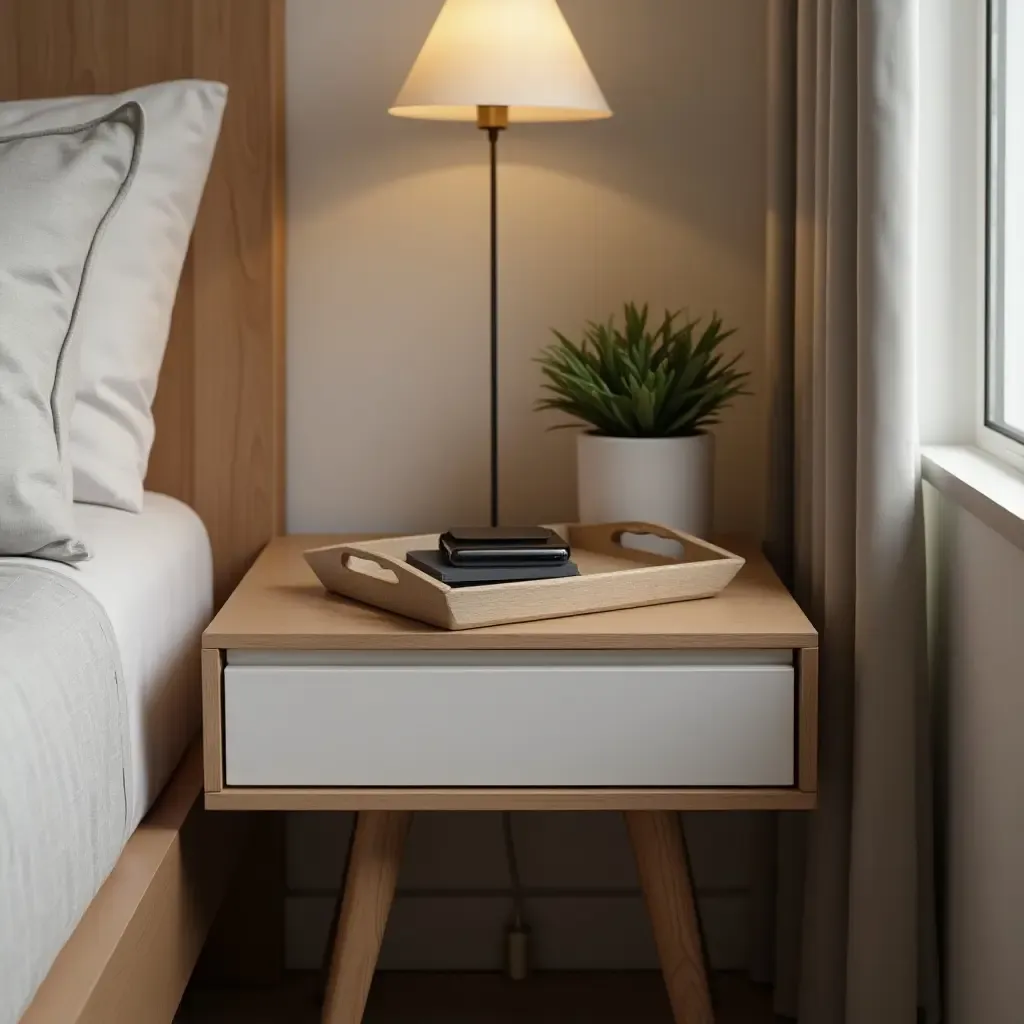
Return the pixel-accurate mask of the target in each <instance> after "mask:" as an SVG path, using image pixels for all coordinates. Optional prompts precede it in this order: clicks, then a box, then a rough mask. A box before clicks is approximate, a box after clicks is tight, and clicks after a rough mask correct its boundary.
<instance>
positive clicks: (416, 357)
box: [288, 0, 765, 533]
mask: <svg viewBox="0 0 1024 1024" xmlns="http://www.w3.org/2000/svg"><path fill="white" fill-rule="evenodd" d="M562 6H563V9H564V10H565V13H566V15H567V17H568V19H569V21H570V23H571V25H572V27H573V30H574V32H575V33H576V35H577V38H578V39H579V41H580V44H581V46H582V48H583V50H584V52H585V53H586V55H587V57H588V59H589V61H590V63H591V66H592V68H593V70H594V72H595V74H596V76H597V78H598V80H599V81H600V83H601V85H602V87H603V88H604V90H605V92H606V95H607V96H608V99H609V102H610V103H611V105H612V107H613V108H614V110H615V115H616V116H615V117H614V118H613V119H612V120H611V121H607V122H600V123H595V124H567V125H540V126H537V125H522V126H515V125H514V126H513V127H512V128H511V129H510V130H509V132H508V133H507V134H506V135H505V136H503V137H502V140H501V144H500V159H501V162H502V173H501V181H500V187H501V199H500V203H501V228H500V251H501V284H500V290H501V330H502V341H501V346H502V349H501V351H502V357H501V402H500V405H501V431H502V454H501V457H502V489H503V493H504V496H505V500H504V502H503V515H504V518H505V519H506V520H507V521H512V520H514V519H518V520H523V521H529V520H537V519H543V520H547V521H553V520H559V519H571V518H574V517H575V485H574V471H573V464H574V442H573V436H572V434H571V433H565V432H560V433H556V434H546V433H545V427H546V426H547V425H550V424H551V422H553V421H552V420H551V419H543V418H541V417H539V416H536V415H534V414H533V413H532V404H533V401H534V399H535V397H536V395H537V390H538V388H539V384H540V375H539V372H538V370H537V368H536V366H535V365H534V364H533V362H532V359H533V356H534V355H535V353H536V352H537V350H538V349H539V348H540V347H541V346H542V345H544V344H546V343H547V341H548V340H549V337H550V335H549V329H550V328H551V327H553V326H558V327H559V328H560V329H562V330H565V331H567V332H569V333H575V332H577V331H578V330H579V329H580V328H581V327H582V325H583V323H584V322H585V321H586V320H588V319H594V318H604V317H606V316H607V315H608V314H610V313H611V312H612V311H614V310H617V309H619V308H620V306H621V304H622V302H624V301H625V300H627V299H636V300H638V301H641V302H642V301H645V300H649V301H650V302H651V303H652V305H653V306H654V307H655V308H658V307H663V306H671V307H673V308H677V307H678V306H681V305H686V304H692V311H693V312H694V313H695V314H710V313H711V312H712V311H713V310H715V309H718V310H720V311H722V312H723V313H724V314H725V316H726V317H727V319H728V320H729V322H730V323H731V324H733V325H734V326H737V327H738V328H739V334H738V336H737V338H736V340H735V345H736V348H737V349H740V348H742V349H743V350H744V351H745V352H746V353H747V359H748V363H749V368H750V369H751V370H752V371H753V374H754V385H755V389H756V388H757V382H758V380H759V378H760V377H761V376H762V375H763V363H764V354H763V343H762V338H763V321H764V305H763V291H764V221H765V210H764V205H765V182H764V141H765V125H764V122H765V111H764V72H765V67H764V65H765V37H764V18H765V16H764V11H763V10H762V9H761V8H762V7H763V6H764V5H761V4H755V5H751V4H750V3H749V0H722V2H719V3H716V4H714V5H710V4H705V3H698V2H696V0H680V2H678V3H673V4H666V3H665V2H664V0H631V2H630V3H629V4H623V3H621V0H565V2H564V3H563V4H562ZM439 8H440V2H437V3H422V2H416V3H412V2H410V0H375V3H374V4H373V5H372V6H371V5H362V4H356V3H354V2H351V0H349V2H347V3H344V2H343V3H339V2H338V0H301V2H297V0H293V2H292V5H291V6H290V8H289V26H288V28H289V40H290V47H291V53H290V62H289V86H288V96H289V110H288V118H289V123H288V131H289V164H290V166H289V176H290V192H289V226H290V246H289V249H290V260H291V263H290V280H289V299H290V301H289V307H290V312H289V317H290V323H289V343H290V346H291V349H292V354H291V355H290V357H289V395H290V402H289V445H290V450H289V467H290V486H289V523H290V526H291V528H292V529H327V528H342V527H344V528H352V529H357V528H364V529H374V528H389V529H403V530H404V529H410V530H411V529H419V528H429V527H434V526H439V525H444V524H445V523H446V522H448V521H452V520H453V519H457V518H462V519H465V520H473V519H479V520H482V519H483V518H484V517H485V515H486V475H487V438H486V430H485V425H486V422H487V395H486V380H487V352H486V324H487V301H488V296H487V262H486V261H487V176H486V160H487V147H486V144H485V140H484V137H483V135H482V133H480V132H479V131H478V130H477V129H475V128H474V127H473V126H472V125H470V124H443V123H430V122H416V121H405V120H399V119H395V118H390V117H389V116H388V115H387V108H388V106H389V104H390V103H391V102H392V100H393V99H394V96H395V94H396V93H397V91H398V88H399V87H400V85H401V82H402V79H403V76H404V75H405V73H406V71H407V70H408V68H409V66H410V65H411V63H412V61H413V59H414V57H415V55H416V53H417V52H418V50H419V47H420V46H421V44H422V41H423V39H424V38H425V36H426V33H427V32H428V31H429V28H430V25H431V23H432V20H433V17H434V16H435V14H436V11H437V10H438V9H439ZM752 8H754V9H755V10H756V11H757V13H756V14H751V13H750V11H751V9H752ZM328 381H330V382H331V387H330V388H329V387H328V383H327V382H328ZM328 407H333V409H329V408H328ZM762 420H763V403H762V401H761V399H760V398H759V397H758V398H754V399H746V400H745V402H744V403H743V404H742V405H741V406H737V408H736V409H735V410H734V411H733V413H732V414H730V416H729V417H728V418H727V420H726V422H725V423H724V424H723V426H722V428H721V429H720V431H719V441H720V445H719V451H720V457H719V473H718V478H719V482H718V494H717V509H718V522H719V526H720V527H722V528H725V529H740V530H744V531H746V532H754V533H757V532H759V530H760V527H761V505H762V491H763V475H764V456H763V453H762V451H761V449H762V447H763V436H764V433H765V432H764V430H763V424H762ZM371 425H372V426H371ZM353 431H357V432H358V434H359V435H362V434H364V433H365V432H367V431H372V440H373V460H372V461H373V463H374V467H373V468H371V467H370V466H369V461H370V457H369V456H368V455H367V456H356V455H352V456H351V457H350V456H348V455H344V456H343V457H342V458H341V459H340V461H339V460H335V464H336V465H338V468H339V470H341V472H340V473H339V474H338V475H337V476H336V477H332V478H330V479H325V478H324V474H323V472H322V469H320V470H317V471H314V469H313V468H312V466H310V465H307V463H309V462H310V461H311V460H310V458H309V455H308V453H309V452H310V451H311V450H312V448H313V446H314V445H316V446H319V448H320V450H321V451H323V449H324V447H325V446H326V445H327V442H325V440H324V439H325V438H330V437H339V438H341V437H346V438H347V437H351V436H352V434H353ZM364 440H365V439H364ZM324 454H326V453H324ZM332 454H333V453H332ZM385 467H387V469H385ZM368 470H369V471H368ZM388 476H390V477H391V479H390V480H388V479H386V477H388ZM442 489H443V491H444V493H440V492H441V491H442ZM414 495H415V502H416V505H415V508H413V507H411V505H410V500H411V498H412V496H414Z"/></svg>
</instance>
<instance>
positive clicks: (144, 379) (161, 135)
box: [0, 81, 227, 512]
mask: <svg viewBox="0 0 1024 1024" xmlns="http://www.w3.org/2000/svg"><path fill="white" fill-rule="evenodd" d="M226 99H227V87H226V86H224V85H221V84H219V83H216V82H193V81H184V82H166V83H163V84H161V85H150V86H146V87H144V88H141V89H133V90H131V91H129V92H125V93H121V94H120V95H117V96H87V97H79V98H73V99H54V100H33V101H27V102H22V103H12V104H5V105H0V134H4V133H5V132H10V131H11V130H17V131H29V130H34V129H39V128H50V127H54V126H58V125H67V124H75V123H81V122H83V121H86V120H89V119H91V118H94V117H99V116H102V115H103V114H106V113H108V112H109V111H111V110H113V109H115V108H117V107H119V106H121V105H122V104H124V103H125V102H128V101H132V102H135V103H138V104H139V106H141V107H142V110H143V111H144V113H145V119H146V132H145V138H144V140H143V142H142V150H141V154H140V157H139V166H138V172H137V174H136V176H135V181H134V182H133V184H132V188H131V191H130V193H129V194H128V195H127V196H126V198H125V200H124V203H123V206H122V209H121V210H119V211H118V215H117V218H116V219H115V220H114V221H113V222H112V223H111V225H110V229H109V231H108V232H107V235H106V237H105V239H104V244H103V246H102V248H101V250H100V251H99V252H98V253H97V254H96V259H95V260H94V262H93V265H92V268H91V270H90V280H89V288H88V291H87V293H86V295H85V297H84V301H83V303H82V308H81V310H80V312H79V327H78V330H79V331H80V333H81V339H80V341H81V352H82V356H81V371H80V376H79V382H78V394H77V402H76V404H75V408H74V412H73V414H72V417H71V438H70V452H71V463H72V465H73V467H74V494H75V500H76V501H85V502H91V503H93V504H97V505H111V506H113V507H115V508H123V509H126V510H127V511H129V512H140V511H141V510H142V491H143V486H142V484H143V480H144V479H145V476H146V467H147V465H148V463H149V453H150V450H151V448H152V446H153V434H154V422H153V413H152V405H153V398H154V395H155V394H156V387H157V378H158V377H159V375H160V365H161V363H162V362H163V357H164V350H165V348H166V347H167V336H168V333H169V331H170V324H171V311H172V309H173V308H174V300H175V296H176V294H177V290H178V281H179V278H180V277H181V268H182V264H183V263H184V262H185V254H186V252H187V250H188V244H189V239H190V237H191V235H192V227H193V225H194V223H195V219H196V213H197V211H198V209H199V201H200V199H201V197H202V194H203V188H204V186H205V184H206V177H207V174H208V173H209V169H210V161H211V160H212V158H213V151H214V148H215V146H216V144H217V136H218V134H219V132H220V123H221V117H222V115H223V112H224V104H225V102H226Z"/></svg>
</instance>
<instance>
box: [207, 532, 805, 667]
mask: <svg viewBox="0 0 1024 1024" xmlns="http://www.w3.org/2000/svg"><path fill="white" fill-rule="evenodd" d="M367 536H368V535H351V534H349V535H326V536H325V535H312V534H311V535H296V536H290V537H278V538H276V539H275V540H273V541H271V542H270V544H268V545H267V547H266V548H265V549H264V551H263V553H262V554H261V555H260V556H259V558H258V559H257V560H256V563H255V565H253V567H252V569H250V570H249V572H248V573H247V574H246V576H245V578H244V579H243V580H242V582H241V583H240V584H239V585H238V587H237V589H236V590H235V592H234V593H233V594H232V595H231V597H230V598H229V599H228V601H227V603H226V604H225V605H224V607H223V608H222V609H221V611H220V612H219V613H218V614H217V616H216V618H215V619H214V620H213V622H212V623H211V624H210V626H209V628H208V629H207V630H206V632H205V633H204V634H203V646H204V647H205V648H214V649H216V648H220V649H245V648H248V649H261V650H383V651H393V650H419V651H426V650H448V651H451V650H462V651H468V650H684V649H701V648H743V647H745V648H798V647H817V644H818V639H817V634H816V632H815V630H814V627H813V626H812V625H811V623H810V622H809V621H808V619H807V617H806V616H805V615H804V614H803V612H802V611H801V610H800V608H799V606H798V605H797V603H796V601H794V600H793V598H792V597H791V596H790V594H789V592H788V591H787V590H786V588H785V587H784V586H783V585H782V583H781V582H780V581H779V578H778V577H777V576H776V575H775V573H774V572H773V571H772V569H771V567H770V566H769V564H768V562H767V560H766V559H765V558H764V556H763V555H762V554H761V553H760V551H759V550H757V548H756V547H755V546H754V545H753V544H751V543H749V542H746V543H744V542H742V541H739V542H738V541H736V540H735V539H732V540H727V541H726V542H724V543H725V546H726V547H728V548H729V549H730V550H731V551H735V552H736V553H737V554H741V555H743V556H744V557H745V558H746V559H747V564H746V565H745V566H744V567H743V569H742V570H741V571H740V573H739V575H738V576H737V577H736V579H735V580H734V581H733V582H732V583H731V584H730V585H729V586H728V587H727V588H726V589H725V590H724V591H723V592H722V593H721V594H720V595H719V596H718V597H713V598H706V599H703V600H697V601H685V602H680V603H678V604H664V605H655V606H651V607H645V608H629V609H624V610H622V611H614V612H600V613H597V614H593V615H577V616H571V617H565V618H558V619H545V620H543V621H540V622H521V623H515V624H512V625H505V626H488V627H485V628H482V629H472V630H460V631H456V632H453V631H449V630H444V629H437V628H435V627H433V626H428V625H425V624H424V623H420V622H415V621H413V620H411V619H405V618H401V617H400V616H397V615H392V614H390V613H388V612H384V611H380V610H378V609H376V608H371V607H369V606H367V605H361V604H358V603H356V602H354V601H349V600H346V599H344V598H340V597H336V596H334V595H332V594H328V593H327V592H326V591H325V590H324V588H323V587H322V586H321V584H320V582H319V581H318V580H317V578H316V576H315V575H314V574H313V571H312V570H311V569H310V568H309V566H308V565H307V564H306V561H305V559H304V558H303V557H302V553H303V551H305V550H307V549H308V548H314V547H321V546H324V545H327V544H335V543H342V542H344V541H350V540H361V539H366V537H367Z"/></svg>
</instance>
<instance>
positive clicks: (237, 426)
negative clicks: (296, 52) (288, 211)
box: [192, 0, 285, 604]
mask: <svg viewBox="0 0 1024 1024" xmlns="http://www.w3.org/2000/svg"><path fill="white" fill-rule="evenodd" d="M282 8H283V0H196V2H195V4H194V6H193V13H192V17H193V33H192V43H193V72H194V74H195V75H197V76H198V77H200V78H209V79H216V80H219V81H225V82H227V83H228V84H229V86H230V98H229V101H228V107H227V110H226V112H225V117H224V124H223V127H222V129H221V139H220V144H219V145H218V147H217V153H216V155H215V157H214V162H213V167H212V168H211V171H210V177H209V180H208V182H207V186H206V195H205V199H204V203H203V211H202V214H201V216H200V218H199V220H198V221H197V223H196V229H195V234H194V239H193V253H194V260H195V267H194V280H195V282H196V289H195V297H194V301H195V309H194V317H195V328H194V337H195V339H196V340H197V342H198V343H197V344H196V346H195V352H194V360H195V375H194V381H193V385H194V389H195V390H194V400H195V405H194V430H195V435H196V439H197V442H198V444H197V446H196V449H195V454H194V458H195V467H194V479H193V487H194V506H195V508H196V510H197V511H198V512H199V513H200V515H201V516H202V519H203V522H204V523H205V524H206V528H207V530H208V531H209V533H210V537H211V541H212V543H213V547H214V551H215V552H217V559H216V567H215V581H214V585H215V598H216V601H217V603H218V604H219V603H220V602H222V601H223V600H224V598H225V597H227V595H228V594H229V593H230V592H231V589H232V588H233V587H234V585H235V584H236V583H237V582H238V580H239V579H241V577H242V575H243V574H244V573H245V571H246V569H248V568H249V566H250V564H251V563H252V560H253V559H254V558H255V556H256V554H257V552H258V551H259V550H260V548H261V547H262V546H263V545H264V544H265V543H266V542H267V540H269V539H270V537H271V536H273V535H274V533H276V532H278V531H279V530H280V528H281V526H282V524H283V508H284V504H283V502H284V497H283V495H284V475H283V463H284V444H283V423H284V410H283V402H282V395H283V391H282V384H283V381H282V378H283V368H284V364H283V358H282V353H283V347H284V339H283V336H282V325H283V319H282V316H283V301H284V285H283V276H282V275H283V270H284V267H283V260H282V257H281V254H282V250H283V245H284V241H283V239H284V228H285V225H284V184H285V183H284V178H283V175H282V173H281V172H282V168H283V164H282V158H281V155H280V153H281V151H282V150H283V147H284V144H285V140H284V124H283V107H282V105H281V102H280V92H282V91H283V88H284V83H283V81H282V70H283V56H282V53H283V46H284V35H283V31H282V30H281V29H282V22H281V17H282V14H281V11H282Z"/></svg>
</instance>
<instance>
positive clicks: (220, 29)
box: [0, 0, 285, 1024]
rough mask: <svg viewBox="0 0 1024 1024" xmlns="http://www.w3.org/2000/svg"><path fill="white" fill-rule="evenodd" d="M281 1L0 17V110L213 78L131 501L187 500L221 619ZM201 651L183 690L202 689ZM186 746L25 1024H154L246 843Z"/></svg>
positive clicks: (271, 212) (274, 171) (261, 453)
mask: <svg viewBox="0 0 1024 1024" xmlns="http://www.w3.org/2000/svg"><path fill="white" fill-rule="evenodd" d="M283 70H284V0H13V2H4V3H0V100H10V99H27V98H34V97H44V96H65V95H75V94H89V93H109V92H119V91H121V90H124V89H128V88H132V87H135V86H139V85H145V84H148V83H151V82H159V81H166V80H169V79H175V78H206V79H216V80H218V81H222V82H226V83H227V84H228V86H229V90H230V92H229V98H228V106H227V112H226V115H225V120H224V126H223V130H222V134H221V139H220V143H219V146H218V149H217V155H216V158H215V160H214V165H213V169H212V171H211V174H210V180H209V183H208V185H207V189H206V194H205V198H204V200H203V206H202V209H201V211H200V215H199V219H198V222H197V224H196V230H195V235H194V237H193V242H192V250H191V253H190V256H189V260H188V262H187V264H186V267H185V270H184V273H183V275H182V281H181V287H180V290H179V293H178V299H177V304H176V307H175V315H174V322H173V326H172V330H171V338H170V343H169V345H168V350H167V356H166V359H165V361H164V367H163V372H162V374H161V377H160V387H159V393H158V395H157V402H156V420H157V434H156V445H155V447H154V449H153V455H152V459H151V462H150V468H149V476H148V479H147V487H148V488H149V489H150V490H156V491H162V492H163V493H165V494H171V495H174V496H176V497H178V498H181V499H182V500H184V501H186V502H187V503H188V504H190V505H191V506H192V507H193V508H194V509H195V510H196V511H197V512H198V513H199V514H200V516H201V517H202V519H203V522H204V523H205V524H206V528H207V530H208V531H209V534H210V539H211V542H212V545H213V556H214V574H215V597H216V602H217V604H218V605H219V604H220V603H221V602H222V601H223V600H224V598H225V597H226V596H227V594H228V593H230V591H231V589H232V587H233V586H234V584H235V583H236V582H237V581H238V580H239V579H240V578H241V576H242V574H243V573H244V572H245V570H246V569H247V568H248V566H249V565H250V564H251V562H252V560H253V559H254V558H255V556H256V554H257V553H258V552H259V551H260V549H261V548H262V547H263V545H264V544H265V543H266V542H267V541H268V540H269V539H270V538H271V537H273V536H274V535H275V534H278V533H280V532H282V525H283V508H284V486H283V482H284V475H283V467H284V452H283V405H284V395H283V382H284V363H283V356H284V263H283V260H284V145H285V142H284V81H283ZM199 646H200V645H199V638H198V637H197V638H196V661H195V667H194V685H195V686H196V687H198V686H199ZM202 780H203V773H202V751H201V744H200V743H199V742H198V741H197V742H196V743H195V744H194V745H193V747H192V748H191V749H190V750H189V752H188V753H187V754H186V756H185V757H184V758H183V760H182V762H181V764H180V765H179V767H178V769H177V771H176V773H175V775H174V776H173V777H172V779H171V781H170V782H169V783H168V785H167V787H166V788H165V789H164V791H163V793H162V794H161V796H160V797H159V798H158V800H157V802H156V804H155V805H154V807H153V808H152V810H151V811H150V813H149V814H148V815H147V817H146V819H145V820H144V821H143V822H142V824H141V825H140V826H139V828H138V830H137V831H136V832H135V834H134V835H133V836H132V838H131V839H130V840H129V842H128V845H127V846H126V847H125V849H124V852H123V853H122V855H121V858H120V859H119V861H118V863H117V865H116V867H115V868H114V871H113V874H112V875H111V876H110V878H109V879H108V880H107V882H106V883H105V884H104V886H103V888H102V889H101V890H100V892H99V893H98V894H97V896H96V897H95V899H94V900H93V902H92V904H91V905H90V906H89V908H88V910H87V911H86V913H85V915H84V917H83V918H82V920H81V922H80V923H79V925H78V928H77V929H76V930H75V932H74V934H73V935H72V937H71V939H70V940H69V941H68V943H67V945H66V946H65V947H64V949H63V950H62V951H61V953H60V955H59V956H58V958H57V960H56V962H55V963H54V965H53V967H52V968H51V970H50V973H49V975H48V977H47V978H46V980H45V981H44V982H43V984H42V986H41V987H40V989H39V991H38V992H37V994H36V996H35V999H34V1000H33V1002H32V1004H31V1005H30V1007H29V1009H28V1010H27V1012H26V1014H25V1016H24V1017H23V1019H22V1021H23V1024H122V1022H123V1024H142V1022H145V1024H162V1022H170V1021H171V1020H172V1019H173V1017H174V1014H175V1010H176V1009H177V1006H178V1003H179V1002H180V1000H181V995H182V993H183V991H184V989H185V985H186V983H187V982H188V979H189V976H190V974H191V972H192V970H193V967H194V966H195V963H196V960H197V958H198V956H199V953H200V951H201V950H202V947H203V944H204V942H205V940H206V937H207V934H208V932H209V930H210V926H211V923H212V922H213V919H214V917H215V915H216V913H217V910H218V908H219V907H220V905H221V902H222V900H223V898H224V894H225V891H226V889H227V884H228V880H229V878H230V876H231V874H232V870H233V868H234V865H235V863H236V862H237V859H238V852H239V850H240V849H241V847H242V846H243V843H244V838H245V836H246V830H247V826H248V823H247V822H246V821H245V820H244V817H242V816H235V815H223V814H212V813H211V814H207V813H206V812H205V811H204V810H203V809H202V801H201V795H202Z"/></svg>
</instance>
